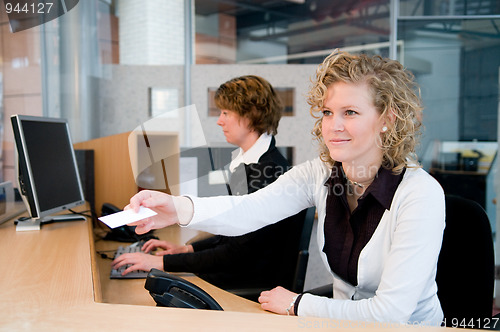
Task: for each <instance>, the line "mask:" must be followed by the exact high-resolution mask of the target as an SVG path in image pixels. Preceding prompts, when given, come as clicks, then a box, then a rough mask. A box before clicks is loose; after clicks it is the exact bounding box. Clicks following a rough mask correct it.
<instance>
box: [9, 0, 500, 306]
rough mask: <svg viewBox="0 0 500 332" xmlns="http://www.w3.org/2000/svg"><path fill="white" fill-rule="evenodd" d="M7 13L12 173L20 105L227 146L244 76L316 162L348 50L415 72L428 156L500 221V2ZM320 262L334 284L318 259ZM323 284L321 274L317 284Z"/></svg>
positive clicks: (302, 154)
mask: <svg viewBox="0 0 500 332" xmlns="http://www.w3.org/2000/svg"><path fill="white" fill-rule="evenodd" d="M0 22H1V28H2V31H1V34H0V55H1V57H0V59H1V65H2V66H1V67H0V68H1V69H0V70H1V72H0V84H1V87H2V89H1V93H0V116H1V117H2V121H1V123H3V125H2V127H1V136H0V137H1V140H2V145H1V146H2V150H1V159H0V160H1V167H0V179H1V180H2V181H12V182H13V183H16V175H15V157H14V140H13V134H12V129H11V125H10V116H11V115H12V114H27V115H37V116H50V117H64V118H67V119H68V120H69V123H70V128H71V132H72V135H73V141H74V142H82V141H86V140H89V139H94V138H98V137H103V136H108V135H114V134H118V133H123V132H128V131H131V130H134V128H136V127H137V126H140V125H141V124H142V123H144V122H146V121H148V120H150V119H152V118H156V117H158V116H160V115H164V114H168V116H161V117H160V118H161V119H160V120H159V121H160V124H161V126H162V128H163V129H164V130H166V131H170V132H175V133H178V134H179V142H180V145H181V147H193V146H200V145H203V144H207V143H208V144H209V145H211V146H227V144H226V143H225V139H224V136H223V134H222V131H221V130H220V128H219V127H218V126H217V125H216V121H217V116H218V112H217V110H216V109H215V110H214V106H213V105H212V103H211V95H212V94H213V91H214V90H215V89H216V88H217V87H218V86H219V85H220V84H221V83H223V82H225V81H226V80H228V79H230V78H233V77H235V76H239V75H245V74H255V75H260V76H263V77H264V78H266V79H268V80H269V81H270V82H271V83H272V84H273V86H275V87H276V88H278V89H279V90H280V92H281V93H282V96H283V97H284V99H285V104H286V109H285V113H284V116H283V118H282V120H281V122H280V126H279V129H278V135H277V145H279V146H286V147H291V148H292V151H293V163H294V164H297V163H300V162H303V161H305V160H308V159H312V158H314V157H315V156H317V148H316V144H315V142H314V141H313V139H312V135H311V133H310V131H311V129H312V126H313V123H314V119H313V118H312V117H311V116H310V114H309V108H308V105H307V103H306V101H305V100H306V98H305V96H306V94H307V91H308V88H309V86H310V79H311V78H312V77H313V76H314V73H315V69H316V67H317V65H318V64H319V63H320V62H321V61H322V60H323V58H324V57H325V56H326V55H328V54H329V53H330V52H332V50H333V49H335V48H340V49H342V50H347V51H351V52H365V53H369V54H380V55H382V56H384V57H391V58H394V59H398V60H399V61H400V62H401V63H403V64H404V66H406V67H407V68H408V69H410V70H411V71H412V72H413V73H414V74H415V76H416V80H417V82H418V83H419V84H420V87H421V93H422V98H423V101H424V105H425V111H424V117H423V123H424V127H425V129H424V132H423V135H422V139H421V141H422V143H421V146H420V147H419V150H418V153H419V157H420V161H421V162H422V165H423V166H424V168H425V169H426V170H428V171H429V172H431V173H432V172H434V174H435V175H436V176H438V177H440V180H441V181H443V183H444V184H445V185H446V186H449V190H451V191H456V192H458V193H459V194H460V195H464V196H469V197H470V198H474V199H475V200H477V201H479V203H480V204H481V205H483V207H484V208H485V209H486V211H487V212H488V215H489V217H490V222H491V225H492V229H493V231H494V233H495V232H496V230H497V222H496V220H497V215H498V216H500V214H499V213H497V209H498V206H499V205H500V201H499V203H498V204H495V201H496V200H499V198H500V196H499V192H500V179H497V176H496V174H497V173H498V170H497V167H498V166H497V163H496V159H495V155H496V151H497V149H498V144H497V141H498V123H499V117H498V114H499V112H500V103H499V71H500V1H498V0H437V1H434V0H350V1H344V0H253V1H250V0H240V1H237V0H148V1H134V0H85V1H80V2H79V3H78V5H77V6H76V7H75V8H73V9H72V10H71V11H69V12H68V13H66V14H64V15H63V16H61V17H59V18H58V19H55V20H53V21H50V22H47V23H45V24H43V25H40V26H38V27H35V28H32V29H28V30H24V31H20V32H15V33H12V32H11V27H10V25H9V21H8V18H7V15H6V13H5V11H4V9H3V8H2V10H1V20H0ZM188 105H194V106H195V108H196V114H195V115H193V114H192V113H189V112H187V111H185V110H183V107H184V106H188ZM198 119H199V123H200V124H201V127H202V128H201V130H200V129H199V128H198V127H196V126H195V125H194V124H195V122H196V123H197V121H198ZM193 128H196V130H193ZM457 149H458V150H459V151H460V152H459V153H457ZM478 151H479V152H478ZM467 158H469V159H467ZM465 160H468V161H470V160H472V163H473V164H472V168H467V167H469V166H467V165H466V164H464V161H465ZM474 162H476V164H474ZM471 222H473V221H471ZM312 245H314V241H313V243H312ZM312 252H314V251H312ZM318 262H319V259H318ZM497 265H500V264H498V263H497ZM311 269H313V270H314V269H317V270H314V271H313V273H311V275H313V276H314V277H315V278H317V279H321V278H325V280H326V282H329V281H330V278H329V276H328V274H327V273H326V272H325V271H322V270H321V269H323V267H322V266H321V263H318V264H316V265H315V258H314V257H311ZM316 282H318V283H322V282H321V281H316V280H315V279H314V278H312V277H310V276H309V275H308V279H307V280H306V289H307V288H308V286H314V284H315V283H316ZM497 288H498V287H497ZM497 298H498V296H497Z"/></svg>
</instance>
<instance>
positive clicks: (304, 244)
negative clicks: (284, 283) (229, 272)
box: [228, 207, 316, 301]
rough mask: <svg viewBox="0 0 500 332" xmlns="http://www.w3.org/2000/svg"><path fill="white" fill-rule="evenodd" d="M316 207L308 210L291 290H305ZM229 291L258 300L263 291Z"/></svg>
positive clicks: (246, 289) (298, 291)
mask: <svg viewBox="0 0 500 332" xmlns="http://www.w3.org/2000/svg"><path fill="white" fill-rule="evenodd" d="M315 213H316V208H315V207H311V208H308V209H307V210H306V213H305V216H304V224H303V226H302V234H301V236H300V242H299V250H298V254H297V265H296V267H295V273H294V276H293V281H292V286H291V288H290V290H291V291H293V292H296V293H301V292H302V291H303V290H304V282H305V279H306V271H307V263H308V261H309V243H310V242H311V233H312V228H313V224H314V218H315ZM228 291H229V292H231V293H233V294H236V295H238V296H241V297H244V298H247V299H249V300H253V301H257V299H258V298H259V296H260V293H261V292H262V289H260V288H259V289H258V288H243V289H229V290H228Z"/></svg>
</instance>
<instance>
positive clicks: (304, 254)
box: [291, 207, 316, 293]
mask: <svg viewBox="0 0 500 332" xmlns="http://www.w3.org/2000/svg"><path fill="white" fill-rule="evenodd" d="M315 213H316V208H314V207H311V208H308V209H307V211H306V215H305V218H304V225H303V227H302V234H301V237H300V242H299V253H298V256H297V267H296V269H295V275H294V278H293V284H292V289H291V291H292V292H296V293H302V291H303V290H304V283H305V280H306V271H307V262H308V261H309V243H310V242H311V233H312V228H313V224H314V218H315Z"/></svg>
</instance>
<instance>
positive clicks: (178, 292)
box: [144, 269, 223, 310]
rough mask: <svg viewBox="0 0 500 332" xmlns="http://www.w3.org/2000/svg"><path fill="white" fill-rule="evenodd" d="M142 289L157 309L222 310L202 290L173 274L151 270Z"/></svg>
mask: <svg viewBox="0 0 500 332" xmlns="http://www.w3.org/2000/svg"><path fill="white" fill-rule="evenodd" d="M144 288H146V289H147V290H148V291H149V294H151V296H152V297H153V299H154V300H155V302H156V305H157V306H159V307H177V308H191V309H211V310H223V309H222V307H221V306H220V305H219V304H218V303H217V301H215V300H214V299H213V298H212V297H211V296H210V295H208V294H207V293H206V292H205V291H204V290H203V289H201V288H200V287H198V286H196V285H194V284H192V283H191V282H189V281H187V280H185V279H182V278H180V277H177V276H175V275H173V274H170V273H167V272H163V271H160V270H157V269H151V271H149V274H148V276H147V278H146V283H145V284H144Z"/></svg>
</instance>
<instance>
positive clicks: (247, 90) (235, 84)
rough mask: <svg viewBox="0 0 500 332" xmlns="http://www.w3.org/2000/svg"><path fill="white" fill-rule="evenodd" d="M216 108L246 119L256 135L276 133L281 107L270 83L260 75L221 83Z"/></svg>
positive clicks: (216, 94) (216, 97)
mask: <svg viewBox="0 0 500 332" xmlns="http://www.w3.org/2000/svg"><path fill="white" fill-rule="evenodd" d="M215 105H216V106H217V107H218V108H219V109H227V110H231V111H233V112H236V113H237V114H238V115H239V116H241V117H245V118H247V119H249V120H250V123H249V127H250V129H253V130H255V131H256V132H257V133H258V134H259V135H261V134H263V133H268V134H270V135H276V134H277V133H278V124H279V122H280V119H281V112H282V109H283V104H282V102H281V99H280V98H279V96H278V94H277V93H276V91H275V90H274V88H273V86H272V85H271V83H269V82H268V81H267V80H265V79H264V78H262V77H260V76H256V75H245V76H240V77H235V78H233V79H231V80H229V81H227V82H225V83H223V84H221V85H220V86H219V88H218V89H217V91H216V92H215Z"/></svg>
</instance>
